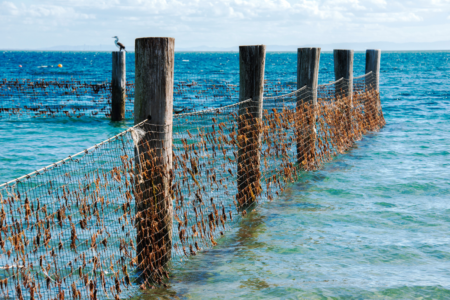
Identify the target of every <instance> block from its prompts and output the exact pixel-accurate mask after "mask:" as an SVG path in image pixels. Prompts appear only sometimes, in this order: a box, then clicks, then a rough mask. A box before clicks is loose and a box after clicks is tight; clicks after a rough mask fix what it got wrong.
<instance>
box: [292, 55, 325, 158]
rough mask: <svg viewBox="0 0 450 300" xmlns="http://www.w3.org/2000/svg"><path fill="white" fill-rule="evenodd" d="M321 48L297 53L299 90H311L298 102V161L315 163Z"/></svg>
mask: <svg viewBox="0 0 450 300" xmlns="http://www.w3.org/2000/svg"><path fill="white" fill-rule="evenodd" d="M319 63H320V48H299V49H298V52H297V89H300V88H302V87H304V86H307V87H308V88H309V89H310V93H308V94H307V95H308V96H309V97H308V98H306V99H299V100H298V101H297V121H298V124H296V131H297V161H298V163H299V164H302V163H303V162H304V163H305V164H306V162H307V161H313V160H314V157H315V143H316V131H315V125H316V108H317V85H318V81H319Z"/></svg>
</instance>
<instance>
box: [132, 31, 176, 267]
mask: <svg viewBox="0 0 450 300" xmlns="http://www.w3.org/2000/svg"><path fill="white" fill-rule="evenodd" d="M174 49H175V39H173V38H138V39H136V42H135V58H136V71H135V72H136V86H135V102H134V123H135V124H138V123H140V122H142V121H143V120H146V119H147V120H148V121H147V122H146V124H145V126H144V129H145V131H146V134H145V136H144V138H143V139H142V141H141V142H140V145H139V147H138V150H139V154H140V159H139V158H137V159H136V171H135V172H136V174H137V176H135V181H136V182H135V187H136V190H135V199H136V216H137V218H136V224H137V241H136V242H137V247H136V248H137V256H138V264H139V265H138V267H139V268H140V269H141V270H143V273H144V275H147V276H148V275H150V276H152V275H153V274H155V272H157V273H159V274H160V272H162V269H163V268H164V267H165V266H166V264H167V262H168V261H169V260H170V258H171V250H172V218H173V204H172V198H171V195H170V189H171V181H172V178H171V169H172V118H173V75H174V62H175V56H174Z"/></svg>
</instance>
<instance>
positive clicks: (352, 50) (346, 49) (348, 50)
mask: <svg viewBox="0 0 450 300" xmlns="http://www.w3.org/2000/svg"><path fill="white" fill-rule="evenodd" d="M333 51H352V52H353V49H334V50H333Z"/></svg>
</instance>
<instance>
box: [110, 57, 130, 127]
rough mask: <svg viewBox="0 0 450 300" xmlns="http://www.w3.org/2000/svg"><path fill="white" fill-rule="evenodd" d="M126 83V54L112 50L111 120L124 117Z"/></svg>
mask: <svg viewBox="0 0 450 300" xmlns="http://www.w3.org/2000/svg"><path fill="white" fill-rule="evenodd" d="M126 83H127V79H126V54H125V52H120V51H114V52H113V53H112V84H111V85H112V98H111V121H122V120H123V119H125V100H126V97H127V88H126Z"/></svg>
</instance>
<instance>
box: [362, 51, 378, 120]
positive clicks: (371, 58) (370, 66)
mask: <svg viewBox="0 0 450 300" xmlns="http://www.w3.org/2000/svg"><path fill="white" fill-rule="evenodd" d="M380 63H381V50H378V49H376V50H366V74H367V73H369V72H372V73H373V75H371V76H368V77H366V92H368V91H371V90H375V91H376V95H375V97H376V98H377V100H376V101H377V110H378V113H380V112H381V101H380V95H379V93H380Z"/></svg>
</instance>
